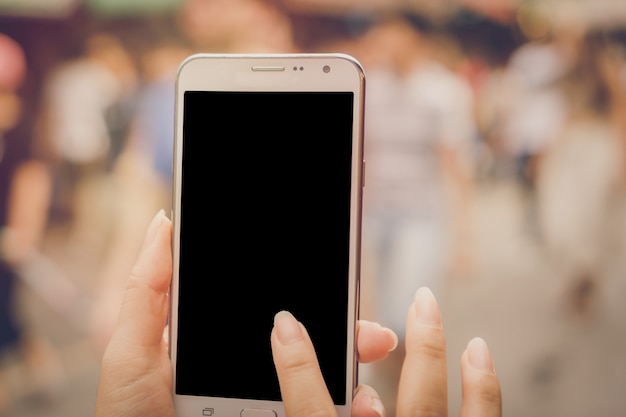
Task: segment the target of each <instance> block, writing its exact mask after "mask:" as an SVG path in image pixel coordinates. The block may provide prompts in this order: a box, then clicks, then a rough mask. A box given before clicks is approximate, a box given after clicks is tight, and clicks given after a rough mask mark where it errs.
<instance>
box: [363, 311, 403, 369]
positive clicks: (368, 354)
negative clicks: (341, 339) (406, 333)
mask: <svg viewBox="0 0 626 417" xmlns="http://www.w3.org/2000/svg"><path fill="white" fill-rule="evenodd" d="M356 342H357V355H358V358H359V362H361V363H369V362H374V361H378V360H381V359H384V358H386V357H387V355H389V352H391V351H393V350H394V349H395V348H396V347H397V346H398V336H397V335H396V334H395V333H394V332H393V330H391V329H388V328H386V327H383V326H381V325H380V324H378V323H374V322H371V321H367V320H359V321H358V323H357V339H356Z"/></svg>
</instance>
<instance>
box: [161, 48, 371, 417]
mask: <svg viewBox="0 0 626 417" xmlns="http://www.w3.org/2000/svg"><path fill="white" fill-rule="evenodd" d="M364 89H365V75H364V71H363V69H362V67H361V65H360V64H359V63H358V61H356V60H355V59H354V58H352V57H350V56H348V55H343V54H272V55H267V54H263V55H259V54H255V55H240V54H237V55H232V54H227V55H224V54H195V55H192V56H190V57H189V58H187V59H186V60H185V61H184V62H183V63H182V64H181V66H180V68H179V71H178V76H177V81H176V129H175V149H174V173H173V179H174V182H173V193H172V195H173V205H172V220H173V227H174V234H173V259H174V268H173V279H172V288H171V316H170V354H171V359H172V364H173V372H174V374H173V375H174V392H173V395H174V402H175V406H176V412H177V415H178V417H195V416H216V417H221V416H241V417H257V416H258V417H265V416H267V417H284V415H285V411H284V407H283V405H282V401H281V394H280V389H279V384H278V378H277V376H276V371H275V368H274V363H273V360H272V353H271V348H270V333H271V330H272V327H273V319H274V315H275V314H276V313H277V312H279V311H280V310H289V311H290V312H291V313H293V314H294V316H295V317H296V318H297V319H298V320H299V321H301V322H302V323H303V324H304V325H305V327H306V328H307V330H308V331H309V333H310V335H311V339H312V341H313V344H314V346H315V349H316V352H317V355H318V358H319V363H320V367H321V370H322V373H323V375H324V378H325V380H326V384H327V386H328V389H329V391H330V394H331V396H332V399H333V401H334V403H335V405H336V408H337V411H338V414H339V416H340V417H349V416H350V408H351V403H352V397H353V393H354V389H355V386H356V383H357V363H356V355H355V327H356V321H357V319H358V309H359V295H358V294H359V269H360V240H361V236H360V235H361V206H362V191H363V190H362V188H363V165H364V163H363V117H364V116H363V111H364V110H363V107H364V106H363V104H364Z"/></svg>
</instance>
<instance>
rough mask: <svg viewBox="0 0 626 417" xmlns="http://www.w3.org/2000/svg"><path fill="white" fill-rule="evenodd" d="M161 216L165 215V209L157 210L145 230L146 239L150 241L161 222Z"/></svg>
mask: <svg viewBox="0 0 626 417" xmlns="http://www.w3.org/2000/svg"><path fill="white" fill-rule="evenodd" d="M163 216H165V211H164V210H163V209H161V210H159V211H158V212H157V214H156V216H154V218H153V219H152V221H151V222H150V225H149V226H148V230H147V231H146V238H145V239H146V241H151V240H152V239H153V238H154V236H155V235H156V231H157V230H158V229H159V226H160V225H161V223H163Z"/></svg>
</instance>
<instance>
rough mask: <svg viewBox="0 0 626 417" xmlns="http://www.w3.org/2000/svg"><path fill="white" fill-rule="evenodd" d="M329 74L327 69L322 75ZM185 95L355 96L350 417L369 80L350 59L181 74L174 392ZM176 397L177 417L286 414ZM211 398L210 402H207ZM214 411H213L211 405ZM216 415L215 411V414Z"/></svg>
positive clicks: (344, 413)
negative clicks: (299, 93)
mask: <svg viewBox="0 0 626 417" xmlns="http://www.w3.org/2000/svg"><path fill="white" fill-rule="evenodd" d="M324 66H330V71H325V70H324ZM185 91H250V92H255V91H260V92H262V91H270V92H275V91H278V92H282V91H285V92H291V91H302V92H308V91H310V92H326V91H331V92H352V93H354V103H353V108H354V114H353V116H354V117H353V129H352V130H353V149H352V155H353V160H352V178H351V203H350V206H351V207H350V212H351V216H350V219H351V220H350V237H351V238H350V249H349V253H350V266H349V281H350V282H349V288H350V292H349V300H348V310H349V312H352V314H350V321H349V323H348V331H349V333H350V335H351V337H349V338H348V346H347V350H348V351H347V355H348V363H349V364H352V365H353V366H352V369H347V370H346V372H347V382H348V383H347V386H346V398H347V402H346V405H341V406H336V408H337V413H338V416H339V417H349V416H350V413H351V399H352V397H353V395H354V389H355V388H356V385H357V382H358V381H357V378H358V375H357V372H358V366H357V363H356V352H355V342H356V340H355V338H356V322H357V320H358V310H359V285H360V283H359V276H360V263H361V261H360V252H361V250H360V245H361V212H362V194H363V185H364V184H363V178H364V177H363V166H364V164H363V119H364V99H365V73H364V70H363V68H362V67H361V65H360V64H359V62H358V61H357V60H356V59H355V58H353V57H351V56H349V55H346V54H339V53H333V54H321V53H313V54H303V53H300V54H211V53H197V54H194V55H191V56H189V57H188V58H187V59H185V60H184V61H183V62H182V63H181V65H180V66H179V69H178V73H177V78H176V97H175V100H176V103H175V121H176V123H175V126H176V127H175V132H174V134H175V140H174V165H173V166H174V169H173V170H174V171H173V190H172V223H173V235H172V239H173V240H172V250H173V279H172V285H171V291H170V317H169V338H170V339H169V340H170V358H171V360H172V367H173V369H172V372H173V384H175V381H176V352H177V340H176V339H177V338H176V335H177V332H178V317H177V310H178V309H177V307H178V280H177V277H178V262H179V250H180V247H179V237H180V230H179V225H180V199H181V165H182V135H183V114H184V112H183V103H184V100H183V97H184V93H185ZM172 395H173V397H174V405H175V409H176V411H177V415H178V416H180V417H185V416H198V415H203V410H205V408H206V409H207V410H209V411H207V413H211V412H212V413H214V414H215V415H216V416H217V415H235V413H239V412H241V410H244V409H248V410H273V411H274V413H275V414H276V416H277V417H284V415H285V412H284V408H283V406H282V403H281V402H280V401H266V400H249V399H233V398H221V397H198V396H189V395H179V394H176V387H175V385H173V392H172ZM207 398H211V400H210V401H207ZM208 404H210V407H209V405H208ZM211 410H212V411H211Z"/></svg>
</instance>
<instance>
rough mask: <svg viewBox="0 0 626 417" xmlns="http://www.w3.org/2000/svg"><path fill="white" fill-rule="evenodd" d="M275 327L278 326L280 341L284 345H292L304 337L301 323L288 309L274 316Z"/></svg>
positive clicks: (277, 331)
mask: <svg viewBox="0 0 626 417" xmlns="http://www.w3.org/2000/svg"><path fill="white" fill-rule="evenodd" d="M274 327H275V328H276V336H278V341H279V342H280V343H282V344H283V345H290V344H292V343H294V342H297V341H299V340H302V338H303V337H304V335H303V334H302V329H301V328H300V323H298V321H297V320H296V318H295V317H294V316H293V315H292V314H291V313H290V312H288V311H284V310H283V311H279V312H278V313H276V315H275V316H274Z"/></svg>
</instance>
